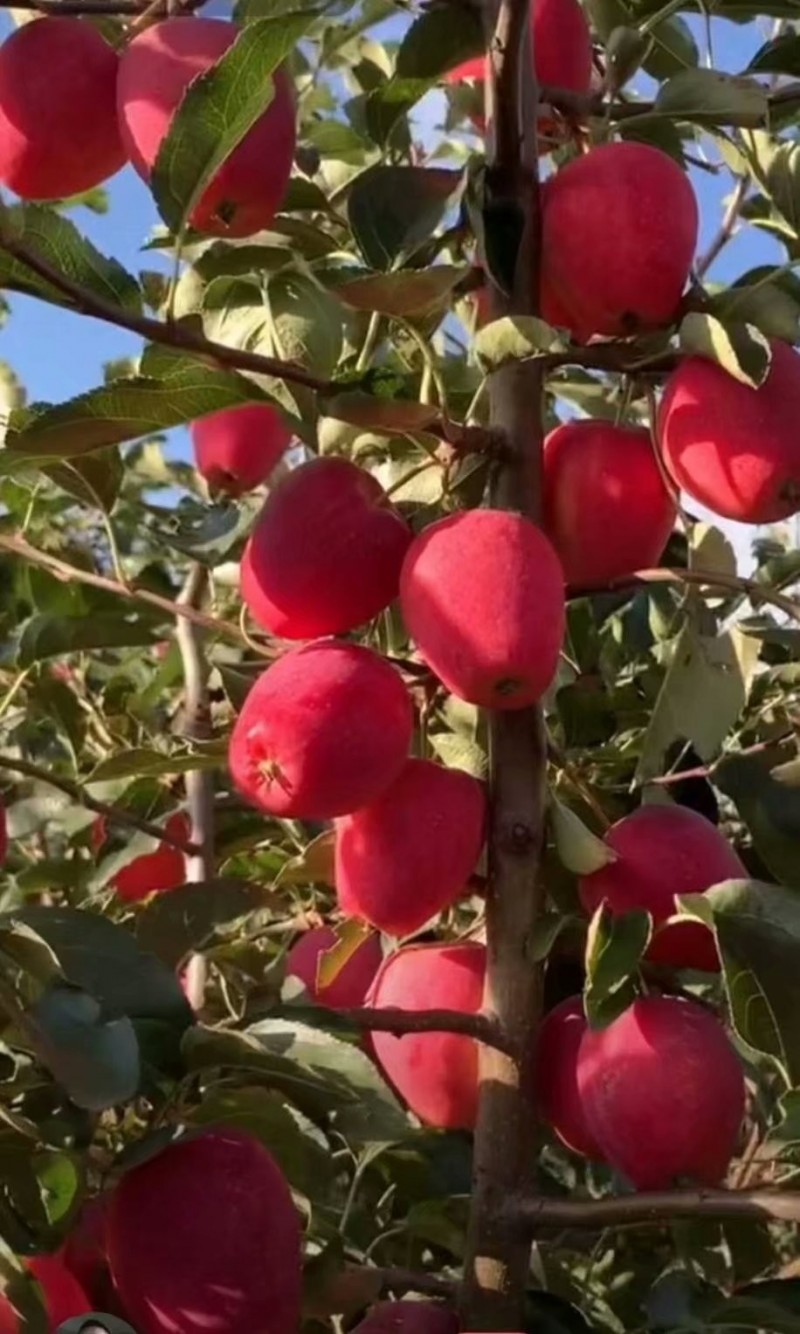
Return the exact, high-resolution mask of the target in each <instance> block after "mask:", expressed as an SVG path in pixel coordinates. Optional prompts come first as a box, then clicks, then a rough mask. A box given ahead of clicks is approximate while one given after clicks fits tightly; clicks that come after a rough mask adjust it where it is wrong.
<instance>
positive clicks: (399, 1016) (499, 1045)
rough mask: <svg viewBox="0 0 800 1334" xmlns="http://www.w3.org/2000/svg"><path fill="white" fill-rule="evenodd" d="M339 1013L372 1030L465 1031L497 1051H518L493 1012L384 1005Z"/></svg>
mask: <svg viewBox="0 0 800 1334" xmlns="http://www.w3.org/2000/svg"><path fill="white" fill-rule="evenodd" d="M336 1015H337V1017H338V1018H340V1019H342V1020H343V1021H345V1022H347V1023H350V1024H352V1025H353V1027H354V1028H363V1029H365V1030H367V1031H369V1032H371V1033H393V1034H394V1035H395V1036H396V1037H403V1036H405V1035H406V1034H408V1033H462V1034H463V1035H464V1036H465V1037H469V1038H475V1039H476V1041H477V1042H481V1043H483V1045H484V1046H485V1047H490V1048H491V1049H492V1050H493V1051H500V1052H506V1053H508V1054H510V1053H512V1052H513V1051H514V1045H513V1042H512V1040H511V1039H510V1038H509V1037H508V1035H507V1034H505V1033H504V1032H503V1029H502V1027H501V1025H500V1024H499V1023H498V1021H497V1020H496V1019H495V1018H494V1017H493V1016H492V1015H489V1014H485V1013H480V1012H479V1013H478V1014H464V1013H463V1012H462V1011H460V1010H401V1009H399V1008H398V1007H395V1006H385V1007H383V1008H381V1007H376V1008H374V1009H373V1008H372V1007H370V1006H361V1007H358V1008H356V1009H349V1010H337V1011H336Z"/></svg>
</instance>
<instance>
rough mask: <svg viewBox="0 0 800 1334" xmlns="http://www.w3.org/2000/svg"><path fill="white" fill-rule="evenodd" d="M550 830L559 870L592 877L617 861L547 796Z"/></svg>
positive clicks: (565, 808) (600, 841)
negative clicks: (560, 866)
mask: <svg viewBox="0 0 800 1334" xmlns="http://www.w3.org/2000/svg"><path fill="white" fill-rule="evenodd" d="M549 815H550V828H551V830H552V833H553V838H554V840H555V845H556V851H557V853H558V857H559V860H560V862H561V864H562V866H565V867H566V868H567V870H568V871H572V872H573V874H574V875H592V873H593V872H594V871H599V870H601V869H602V867H604V866H608V865H610V864H611V863H612V862H615V861H616V860H617V854H616V853H615V852H614V850H613V849H612V848H610V847H609V846H608V844H607V843H605V842H604V841H603V839H602V838H598V837H597V835H596V834H593V833H592V831H591V829H588V828H587V826H586V825H585V824H584V823H583V821H582V820H581V819H580V817H579V816H577V815H576V814H575V812H574V811H573V810H571V809H570V807H569V806H566V805H565V804H564V802H563V801H559V800H558V798H557V797H556V796H553V795H552V794H551V796H550V801H549Z"/></svg>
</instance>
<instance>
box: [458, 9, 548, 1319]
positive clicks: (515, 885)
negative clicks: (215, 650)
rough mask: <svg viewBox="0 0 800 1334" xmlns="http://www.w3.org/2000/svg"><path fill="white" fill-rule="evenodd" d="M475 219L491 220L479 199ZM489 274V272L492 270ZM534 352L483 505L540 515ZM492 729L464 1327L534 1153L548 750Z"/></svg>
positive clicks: (524, 271) (531, 727) (512, 15)
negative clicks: (491, 1019) (488, 1027)
mask: <svg viewBox="0 0 800 1334" xmlns="http://www.w3.org/2000/svg"><path fill="white" fill-rule="evenodd" d="M529 20H530V15H529V5H528V3H527V0H493V2H492V3H487V4H486V5H485V6H484V23H485V25H486V28H487V38H488V44H489V50H490V57H491V59H490V62H489V63H490V69H489V77H488V78H487V80H486V83H487V90H488V91H487V119H489V118H490V117H491V115H492V111H493V110H494V115H495V118H496V121H495V124H494V131H493V135H492V137H491V139H490V144H489V161H488V166H487V170H486V182H487V190H490V191H491V194H490V195H489V196H488V198H487V204H488V205H490V206H492V208H493V209H496V208H497V206H498V205H500V207H501V209H502V211H503V212H504V213H505V214H506V215H507V216H506V220H505V221H506V227H507V224H508V222H512V223H513V224H514V227H515V228H516V227H518V228H519V233H520V245H519V250H518V253H517V255H516V257H515V259H516V263H515V265H514V272H513V281H512V283H511V291H510V294H508V295H507V294H506V293H504V292H502V291H500V289H499V288H498V287H497V286H496V285H495V283H494V282H492V284H491V287H490V294H491V306H492V316H493V318H502V317H504V316H507V315H535V314H537V312H538V292H539V267H540V250H541V244H540V234H541V213H540V196H539V180H538V156H537V142H536V139H537V122H538V115H537V110H538V89H537V86H536V79H535V73H534V65H535V61H534V60H532V59H531V58H530V45H529V43H530V42H531V37H532V34H531V31H530V22H529ZM485 220H486V224H487V226H491V224H492V222H493V221H494V218H493V216H492V212H491V211H490V209H489V208H488V207H487V210H486V214H485ZM490 277H491V271H490ZM544 372H545V367H544V365H543V364H542V362H541V360H540V361H536V360H533V361H528V362H512V363H510V364H509V365H506V366H503V367H501V368H500V369H499V370H498V371H497V372H496V373H495V374H494V375H492V377H491V379H490V381H489V387H488V392H489V408H490V411H489V419H490V425H491V427H492V428H493V429H495V430H500V431H503V432H504V433H505V437H506V441H507V456H506V458H505V459H503V460H502V462H500V463H497V464H495V467H494V473H493V477H492V480H491V482H490V487H489V503H490V505H492V506H494V507H495V508H498V509H506V510H512V511H515V512H518V513H521V514H523V515H525V516H527V517H528V518H530V519H532V520H534V521H538V520H539V518H540V517H541V470H542V446H543V427H542V390H543V379H544ZM489 731H490V763H491V769H490V787H491V798H492V800H491V815H490V825H489V839H488V855H489V879H488V884H487V892H486V950H487V972H486V985H485V989H484V1010H485V1011H487V1012H488V1013H490V1014H493V1015H496V1016H497V1022H498V1024H499V1025H500V1026H501V1029H502V1031H503V1032H505V1033H507V1034H508V1036H509V1038H510V1040H511V1050H512V1051H513V1052H515V1053H516V1054H517V1058H516V1059H515V1058H514V1056H512V1055H510V1054H508V1053H503V1052H499V1051H497V1050H493V1049H491V1048H489V1047H483V1048H482V1049H481V1056H480V1079H481V1084H480V1098H479V1105H478V1118H477V1124H476V1127H475V1142H474V1151H473V1188H472V1195H471V1200H470V1218H469V1226H468V1232H467V1247H466V1253H465V1257H464V1277H463V1282H462V1286H461V1292H460V1295H459V1305H460V1315H461V1324H462V1328H464V1329H469V1330H498V1329H499V1330H503V1329H505V1330H515V1329H522V1328H523V1324H522V1321H523V1314H524V1302H525V1289H526V1286H527V1279H528V1269H529V1264H530V1246H529V1243H528V1241H527V1239H526V1238H524V1237H520V1236H515V1235H514V1234H513V1232H511V1231H510V1230H509V1228H508V1224H507V1216H506V1204H507V1201H508V1198H509V1196H510V1195H511V1194H512V1193H513V1192H514V1191H516V1190H519V1189H520V1188H522V1189H525V1188H526V1186H528V1184H530V1183H532V1182H533V1179H534V1170H535V1162H536V1152H537V1146H536V1134H535V1115H534V1110H533V1097H532V1083H533V1078H534V1074H535V1071H534V1062H533V1061H532V1060H530V1059H520V1054H521V1053H530V1052H532V1051H533V1050H535V1041H536V1034H537V1031H538V1026H539V1022H540V1018H541V1006H542V968H541V967H540V966H538V965H535V964H532V963H531V958H532V953H533V952H532V949H531V945H532V942H533V939H534V937H535V933H536V927H537V922H538V918H539V915H540V912H541V909H542V903H543V898H544V886H543V884H542V882H541V877H540V865H539V863H540V858H541V851H542V847H543V844H544V811H545V780H546V770H547V747H546V741H545V734H544V723H543V717H542V711H541V708H540V707H538V706H534V707H531V708H527V709H522V710H515V711H514V712H511V713H503V712H501V713H493V714H491V715H490V720H489Z"/></svg>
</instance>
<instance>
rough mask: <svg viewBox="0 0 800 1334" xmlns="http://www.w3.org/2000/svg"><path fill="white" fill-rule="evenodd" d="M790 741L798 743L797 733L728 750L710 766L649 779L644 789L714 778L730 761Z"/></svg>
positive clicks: (678, 770) (679, 770) (700, 766)
mask: <svg viewBox="0 0 800 1334" xmlns="http://www.w3.org/2000/svg"><path fill="white" fill-rule="evenodd" d="M790 741H797V733H796V732H784V734H783V736H776V737H770V738H769V740H767V741H756V742H754V743H753V745H752V746H743V747H742V749H741V750H726V751H724V752H723V754H722V755H718V756H717V758H716V759H715V760H712V762H711V763H710V764H698V765H697V766H696V767H695V768H693V769H675V770H674V771H673V772H672V773H668V774H662V776H661V777H660V778H648V779H646V780H645V782H644V783H643V784H641V786H642V787H649V786H650V785H651V784H652V785H653V786H654V787H669V786H670V784H671V783H683V782H685V781H686V780H687V779H689V778H713V777H714V774H715V773H717V771H718V770H719V769H722V768H723V767H724V766H725V765H726V764H727V763H728V761H729V760H738V759H740V758H741V756H743V755H763V754H764V752H765V751H768V750H773V749H774V748H775V747H776V746H785V745H787V744H788V743H789V742H790Z"/></svg>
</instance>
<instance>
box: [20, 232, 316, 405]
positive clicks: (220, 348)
mask: <svg viewBox="0 0 800 1334" xmlns="http://www.w3.org/2000/svg"><path fill="white" fill-rule="evenodd" d="M0 246H2V249H3V250H5V251H6V253H7V254H9V255H11V256H12V258H13V259H16V260H18V261H19V263H21V264H24V265H25V266H26V267H27V268H29V269H30V270H31V271H32V272H33V273H36V274H38V276H39V277H40V278H43V279H44V280H45V282H47V283H49V284H50V286H51V287H54V288H55V289H56V291H57V292H60V293H61V295H62V296H66V297H68V298H69V300H70V301H71V302H72V304H73V307H74V308H75V310H77V311H80V312H81V313H82V314H84V315H91V316H92V317H93V318H94V319H97V320H104V321H105V323H107V324H115V325H116V326H117V327H118V328H120V329H129V330H130V332H131V333H135V334H139V335H140V336H141V337H142V338H145V339H147V340H149V341H150V342H151V343H161V344H163V345H164V346H165V347H176V348H180V349H183V350H185V351H186V352H193V353H195V354H196V355H197V356H200V357H205V358H206V359H207V360H209V361H213V362H216V363H217V364H218V365H220V366H229V367H231V368H232V369H234V370H243V371H255V372H257V373H258V374H259V375H271V376H273V377H274V378H275V379H279V380H286V381H288V382H289V383H291V384H300V385H304V386H305V387H306V388H307V389H313V390H316V392H317V393H320V394H329V393H331V392H332V390H333V384H332V382H331V381H330V380H321V379H320V378H319V376H316V375H312V373H311V372H310V371H307V370H305V369H304V368H303V367H302V366H298V365H296V364H295V363H294V362H291V361H281V360H279V359H277V358H275V357H264V356H262V355H261V354H260V353H258V352H247V351H245V350H244V349H243V348H236V347H228V346H227V345H226V344H225V343H215V342H213V341H212V340H211V339H209V338H204V337H203V335H202V334H197V333H193V332H192V331H191V330H190V329H187V328H186V327H185V326H184V325H182V324H175V323H166V322H165V321H164V320H154V319H150V318H149V316H147V315H137V314H136V313H135V312H133V311H130V310H125V309H124V308H123V307H122V306H118V305H116V304H115V303H114V302H112V301H105V300H104V299H103V298H102V297H99V296H96V295H95V293H94V292H90V291H89V290H88V288H85V287H82V286H81V285H80V283H76V282H73V281H72V279H71V278H68V277H67V276H66V274H64V273H61V272H60V270H59V269H57V268H55V267H54V265H52V264H50V263H49V262H48V261H47V260H46V259H43V258H42V256H41V255H37V254H36V253H35V251H32V250H29V249H28V247H27V246H26V245H24V244H23V243H22V242H20V241H16V240H15V239H14V237H13V236H8V235H1V236H0Z"/></svg>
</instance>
